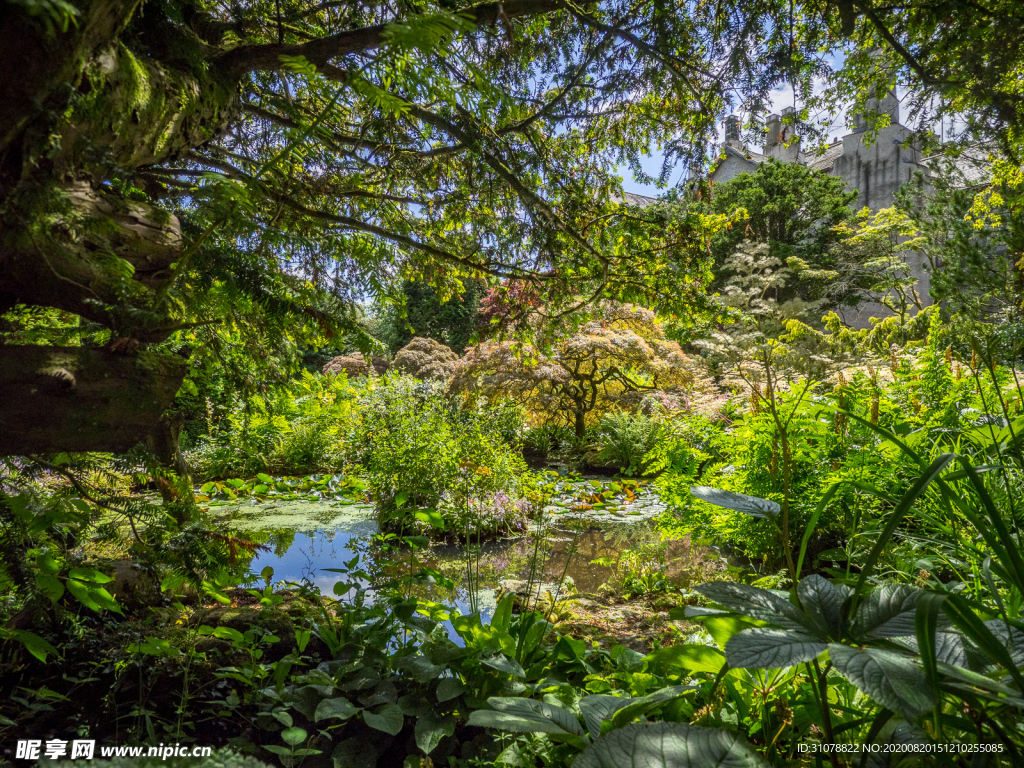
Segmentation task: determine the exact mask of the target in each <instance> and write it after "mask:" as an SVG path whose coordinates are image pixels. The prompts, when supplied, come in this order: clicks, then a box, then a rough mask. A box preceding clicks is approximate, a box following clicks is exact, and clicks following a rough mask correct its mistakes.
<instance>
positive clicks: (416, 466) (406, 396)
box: [352, 374, 535, 536]
mask: <svg viewBox="0 0 1024 768" xmlns="http://www.w3.org/2000/svg"><path fill="white" fill-rule="evenodd" d="M359 409H360V418H359V421H358V424H357V426H356V428H355V435H354V438H353V440H354V443H353V444H354V446H355V452H354V454H353V455H352V459H353V460H354V461H355V462H357V463H358V464H359V465H360V467H361V469H362V471H363V472H364V475H365V478H366V480H367V482H368V484H369V487H370V489H371V492H372V494H373V498H374V499H375V500H376V504H377V510H378V514H379V519H380V523H381V526H382V527H383V528H385V529H388V530H397V531H402V532H407V533H412V532H415V531H423V530H431V529H432V530H434V531H443V532H447V533H451V534H455V535H466V536H468V535H469V534H473V535H494V534H502V533H508V532H511V531H517V530H523V529H524V528H525V526H526V521H527V519H528V517H529V516H530V515H531V514H532V513H533V511H534V507H535V504H534V502H533V501H532V500H530V499H529V498H528V495H529V493H528V492H529V482H528V476H527V468H526V464H525V462H524V461H523V459H522V457H521V456H520V455H519V452H518V445H517V443H518V435H519V433H520V432H521V430H522V419H521V415H520V414H519V412H518V410H517V409H515V408H514V407H511V406H509V405H506V404H497V405H493V406H491V405H487V404H480V405H478V406H477V407H475V408H465V407H459V406H458V405H457V403H456V402H455V401H454V400H452V399H449V398H448V397H446V396H445V394H444V386H443V384H441V383H439V382H429V381H425V382H420V381H417V380H416V379H413V378H411V377H408V376H397V375H395V374H389V375H388V376H386V377H384V378H382V379H379V380H377V381H374V382H372V383H371V384H369V385H368V386H367V387H366V389H365V390H364V392H363V396H362V397H361V398H360V402H359Z"/></svg>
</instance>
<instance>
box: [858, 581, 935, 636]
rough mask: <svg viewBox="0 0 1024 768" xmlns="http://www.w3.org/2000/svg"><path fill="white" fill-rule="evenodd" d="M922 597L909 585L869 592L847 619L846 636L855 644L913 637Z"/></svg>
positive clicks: (881, 587)
mask: <svg viewBox="0 0 1024 768" xmlns="http://www.w3.org/2000/svg"><path fill="white" fill-rule="evenodd" d="M924 594H925V593H924V592H922V591H921V590H920V589H917V588H916V587H912V586H910V585H908V584H883V585H882V586H880V587H878V588H877V589H873V590H871V592H869V593H868V594H867V595H866V596H865V597H864V598H863V599H862V600H861V602H860V604H859V605H858V606H857V608H856V610H854V612H853V615H852V616H851V617H850V630H849V636H850V637H851V638H852V639H854V640H858V641H861V640H882V639H885V638H889V637H910V636H912V635H913V634H914V632H915V624H914V616H915V614H916V613H917V601H918V600H919V599H920V598H921V596H922V595H924Z"/></svg>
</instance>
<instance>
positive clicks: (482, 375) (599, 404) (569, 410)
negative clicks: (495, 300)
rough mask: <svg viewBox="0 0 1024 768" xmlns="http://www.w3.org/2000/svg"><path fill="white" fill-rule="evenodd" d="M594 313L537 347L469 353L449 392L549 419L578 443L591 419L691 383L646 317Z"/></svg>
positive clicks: (613, 308) (608, 307)
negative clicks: (518, 406)
mask: <svg viewBox="0 0 1024 768" xmlns="http://www.w3.org/2000/svg"><path fill="white" fill-rule="evenodd" d="M599 309H600V311H599V312H597V313H596V316H595V317H593V318H591V319H590V320H589V321H588V322H586V323H584V324H583V325H582V326H581V327H579V328H578V329H576V330H575V331H572V332H565V331H563V330H562V329H561V328H556V329H554V332H551V331H549V330H545V331H544V332H542V333H541V334H539V336H538V343H537V344H524V343H520V342H515V341H503V342H493V341H485V342H483V343H481V344H478V345H476V346H475V347H471V348H470V349H469V351H468V352H467V353H466V355H465V356H464V357H463V358H462V359H461V360H460V361H459V362H458V364H457V365H456V368H455V375H454V377H453V379H452V382H451V385H450V386H451V387H452V389H453V390H455V391H458V392H462V393H472V394H483V395H484V396H487V397H510V398H513V399H516V400H519V401H521V402H523V403H526V404H529V405H530V406H531V408H532V409H533V410H536V411H542V412H549V413H557V414H559V415H561V416H562V417H564V418H565V419H566V420H567V421H568V423H569V424H571V425H572V426H573V428H574V430H575V433H576V436H577V437H583V436H584V433H585V431H586V427H587V420H588V418H589V417H590V416H591V414H594V413H600V412H602V411H607V410H609V409H611V408H615V407H633V406H635V405H636V404H637V403H638V401H639V399H640V398H641V397H642V396H643V395H644V394H645V393H648V392H655V391H657V390H665V389H672V388H676V387H681V386H683V385H685V384H686V383H688V382H689V381H690V380H691V371H690V370H689V368H687V365H686V357H685V356H684V355H683V353H682V350H681V349H680V348H679V344H677V343H676V342H674V341H670V340H668V339H666V338H665V333H664V331H663V330H662V328H661V325H660V324H659V323H658V322H657V320H656V319H655V316H654V313H653V312H651V311H650V310H648V309H644V308H643V307H637V306H634V305H628V304H619V303H616V302H606V303H604V304H602V305H601V306H600V308H599Z"/></svg>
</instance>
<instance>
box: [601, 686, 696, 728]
mask: <svg viewBox="0 0 1024 768" xmlns="http://www.w3.org/2000/svg"><path fill="white" fill-rule="evenodd" d="M692 690H694V687H693V686H691V685H673V686H670V687H668V688H662V689H661V690H660V691H655V692H654V693H652V694H650V695H649V696H642V697H640V698H637V699H634V700H633V701H631V702H629V703H628V704H626V705H625V706H624V707H622V708H621V709H619V710H618V711H616V712H615V714H613V715H612V725H613V726H614V727H615V728H621V727H622V726H624V725H627V724H628V723H631V722H633V721H634V720H636V719H637V718H638V717H640V716H641V715H646V714H648V713H649V712H653V711H654V710H655V709H657V708H658V707H660V706H661V705H662V704H666V703H668V702H670V701H673V700H675V699H678V698H679V697H680V696H683V695H684V694H685V693H687V692H688V691H692Z"/></svg>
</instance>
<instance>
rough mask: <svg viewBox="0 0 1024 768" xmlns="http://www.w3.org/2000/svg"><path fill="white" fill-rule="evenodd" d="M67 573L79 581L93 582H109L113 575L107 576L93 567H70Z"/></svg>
mask: <svg viewBox="0 0 1024 768" xmlns="http://www.w3.org/2000/svg"><path fill="white" fill-rule="evenodd" d="M68 575H69V576H70V577H71V578H72V579H78V580H79V581H91V582H92V583H93V584H109V583H110V582H112V581H113V580H114V577H113V576H107V574H105V573H100V572H99V571H97V570H95V569H93V568H72V569H71V571H70V572H69V573H68Z"/></svg>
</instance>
